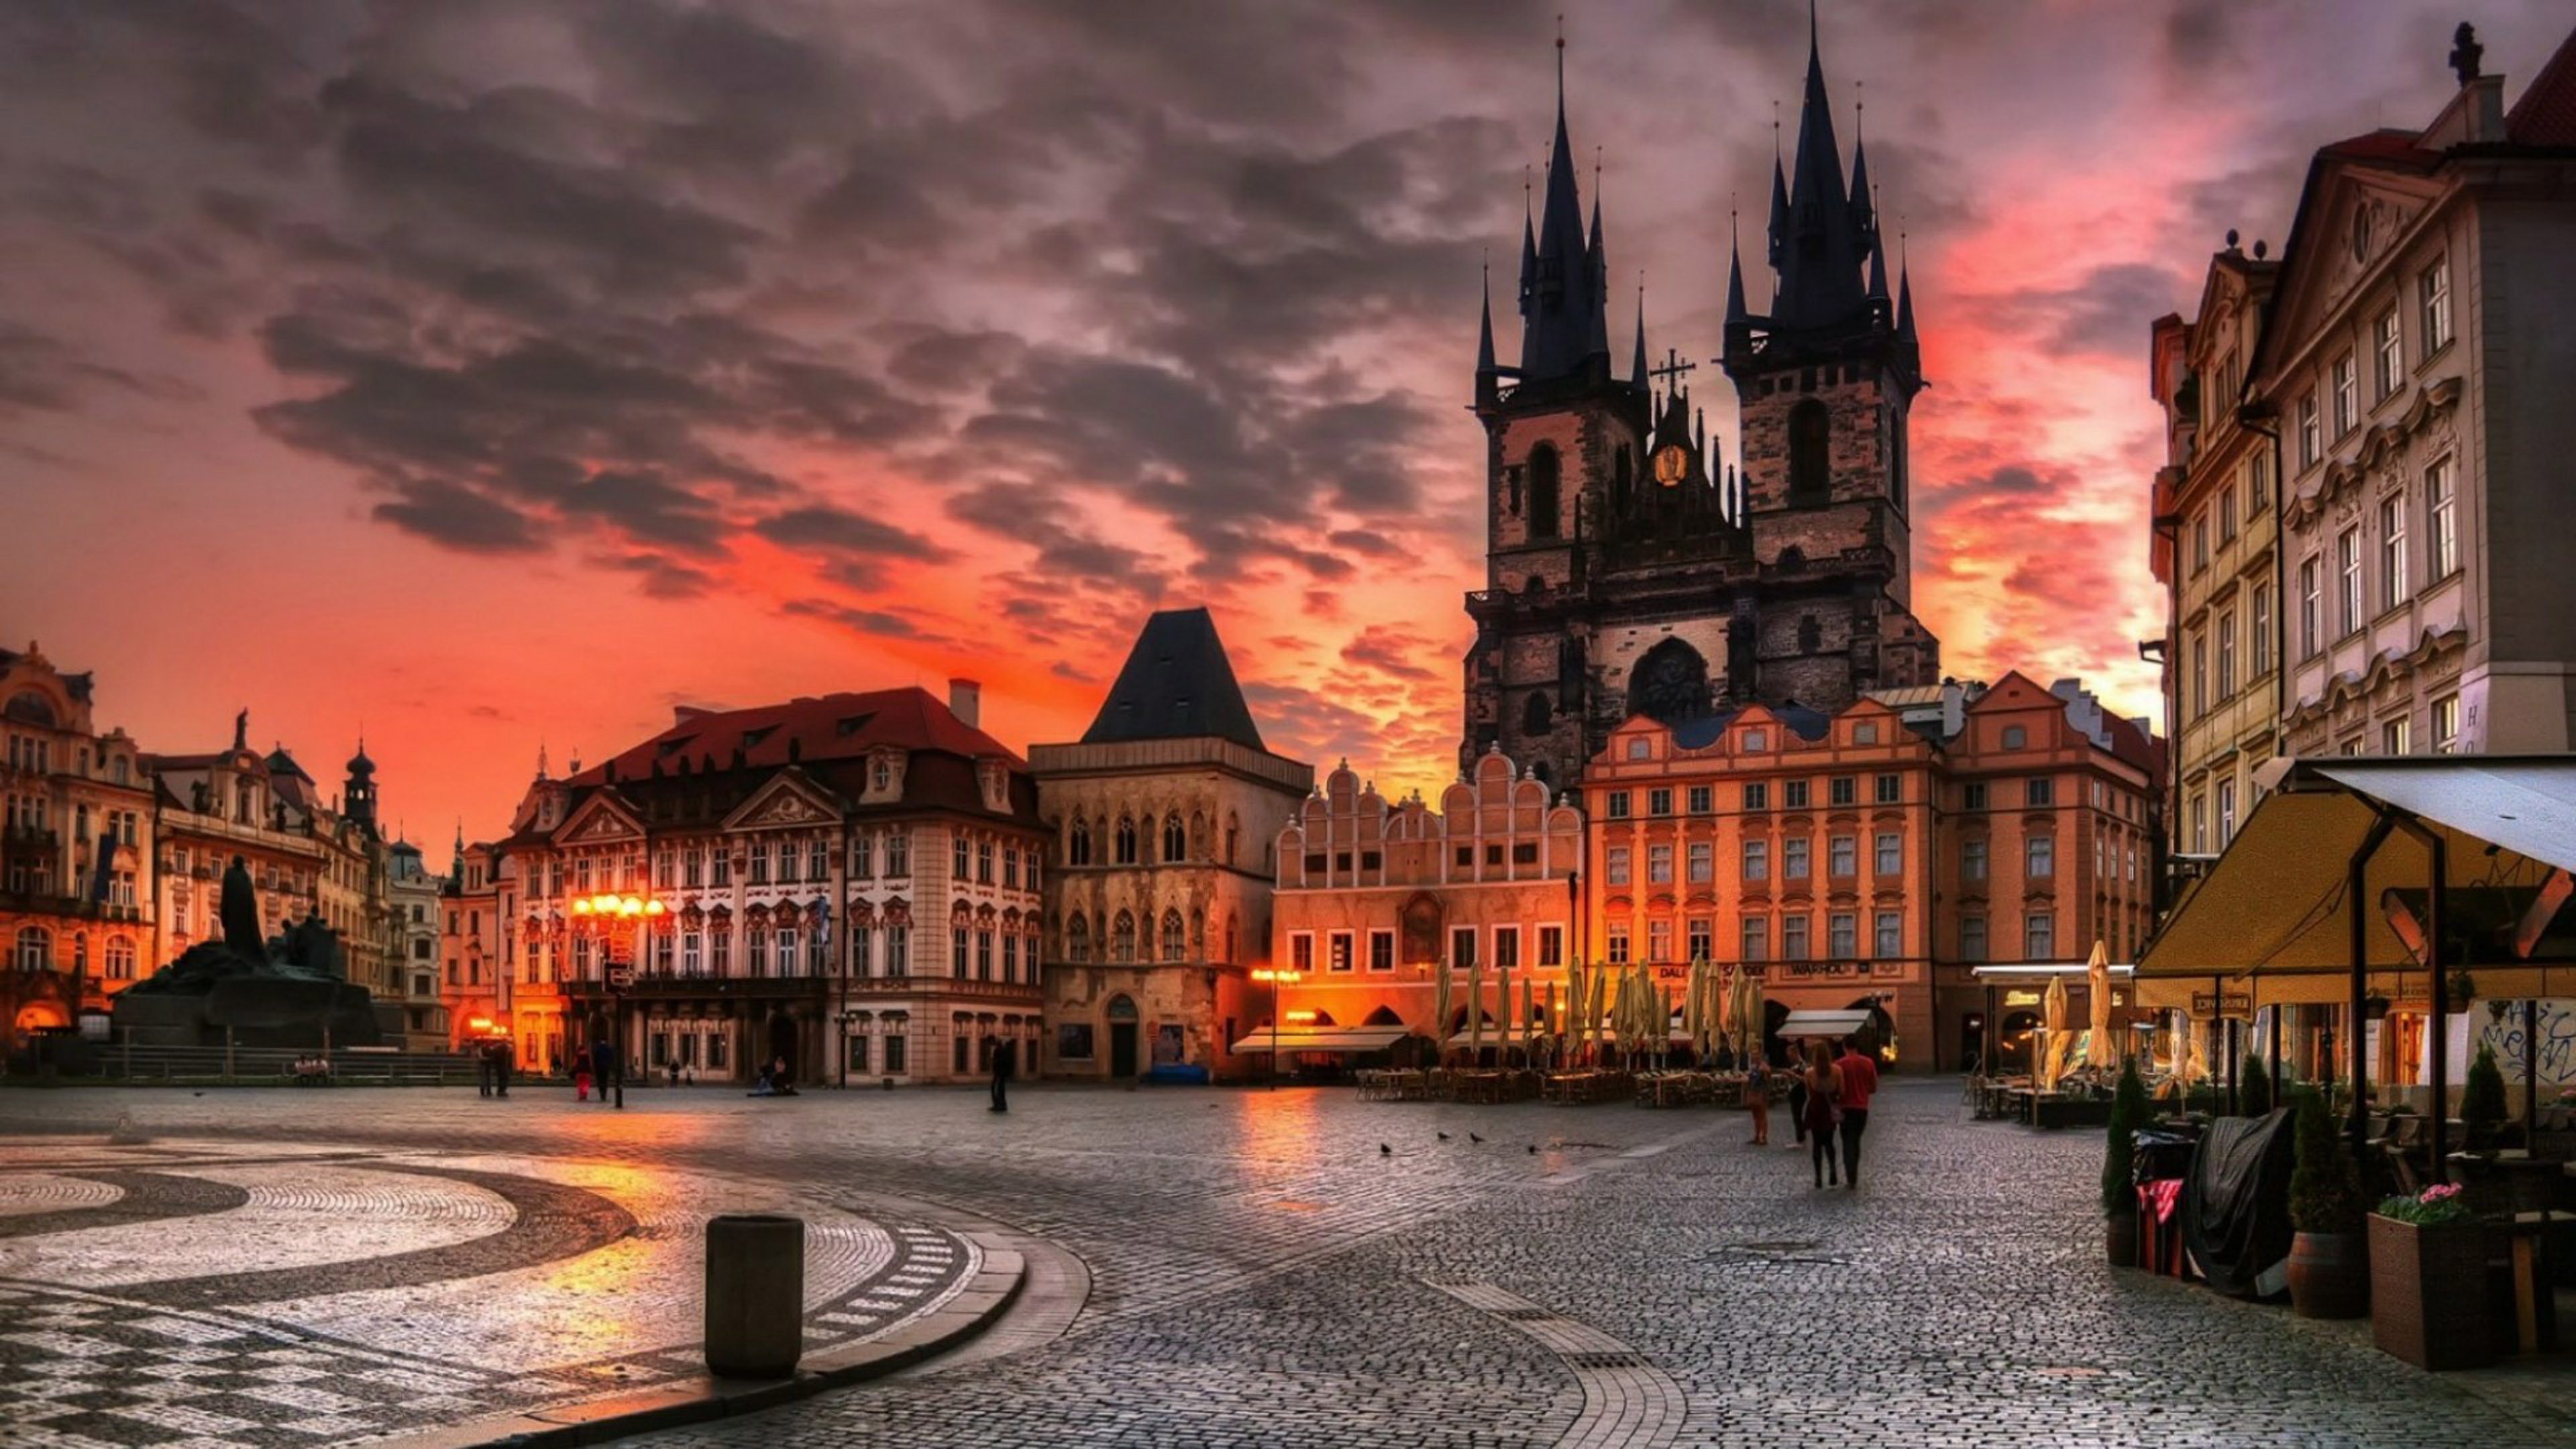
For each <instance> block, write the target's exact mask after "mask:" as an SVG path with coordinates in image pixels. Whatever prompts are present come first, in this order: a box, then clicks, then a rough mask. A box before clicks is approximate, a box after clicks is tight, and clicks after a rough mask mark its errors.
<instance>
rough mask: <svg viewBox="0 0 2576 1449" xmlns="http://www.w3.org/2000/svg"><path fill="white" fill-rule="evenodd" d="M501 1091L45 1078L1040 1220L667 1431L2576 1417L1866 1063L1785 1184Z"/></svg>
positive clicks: (1319, 1133)
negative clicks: (1849, 1186)
mask: <svg viewBox="0 0 2576 1449" xmlns="http://www.w3.org/2000/svg"><path fill="white" fill-rule="evenodd" d="M519 1095H520V1094H513V1101H512V1102H511V1103H509V1104H507V1105H506V1106H496V1105H494V1104H489V1103H482V1102H479V1101H478V1100H477V1099H476V1098H475V1097H474V1096H473V1095H472V1094H471V1093H463V1092H458V1091H445V1092H435V1091H426V1090H424V1091H413V1092H406V1093H403V1094H401V1095H400V1096H399V1098H398V1100H399V1103H400V1106H401V1111H400V1114H399V1116H398V1117H397V1116H395V1115H394V1114H391V1113H386V1114H368V1115H367V1119H366V1120H365V1121H364V1122H352V1121H349V1120H345V1119H347V1118H348V1117H349V1116H350V1114H348V1113H346V1112H345V1111H340V1110H333V1109H331V1108H330V1107H329V1106H328V1104H327V1103H325V1102H322V1101H316V1100H308V1099H311V1098H313V1097H314V1096H315V1094H309V1093H308V1094H301V1096H299V1095H298V1094H295V1093H292V1092H289V1091H284V1090H279V1091H261V1092H244V1093H237V1094H234V1095H233V1097H232V1098H231V1099H230V1100H228V1101H225V1102H222V1103H215V1102H214V1099H213V1098H212V1097H211V1096H210V1097H209V1098H207V1099H192V1098H186V1097H173V1096H168V1095H164V1094H156V1093H154V1092H150V1091H122V1090H113V1091H111V1090H100V1091H95V1092H86V1093H82V1094H79V1095H78V1097H76V1098H75V1097H74V1096H73V1094H58V1095H57V1096H55V1097H52V1098H48V1099H45V1100H44V1101H43V1105H44V1106H45V1107H46V1108H48V1109H49V1110H53V1111H56V1112H58V1113H61V1114H62V1116H61V1118H60V1120H61V1121H62V1122H63V1123H64V1124H65V1125H70V1124H73V1123H77V1124H79V1125H82V1126H87V1127H94V1128H95V1129H97V1130H104V1129H105V1127H106V1126H107V1125H108V1124H110V1123H112V1122H113V1121H114V1120H115V1119H116V1116H117V1114H118V1113H119V1112H121V1111H130V1112H132V1113H133V1114H134V1116H135V1117H136V1119H137V1121H138V1122H140V1123H141V1124H142V1125H143V1127H144V1129H145V1130H147V1131H151V1132H157V1133H161V1134H164V1135H165V1136H171V1137H177V1136H185V1135H194V1136H200V1137H220V1138H222V1139H223V1140H225V1141H226V1142H229V1143H231V1144H233V1147H234V1150H235V1151H236V1152H239V1153H242V1154H252V1153H255V1152H258V1151H276V1150H278V1149H277V1148H276V1147H275V1146H273V1145H272V1144H280V1143H300V1142H304V1141H308V1140H313V1141H328V1142H334V1143H349V1142H353V1141H355V1142H362V1143H366V1144H370V1145H372V1146H373V1147H374V1148H375V1149H376V1150H377V1151H378V1152H379V1153H380V1154H382V1155H384V1156H387V1157H390V1158H394V1159H400V1160H414V1159H417V1160H423V1161H432V1160H434V1161H437V1162H439V1163H441V1164H444V1165H449V1166H462V1167H468V1168H471V1169H472V1170H480V1171H510V1172H520V1173H523V1174H532V1175H540V1176H544V1177H546V1179H547V1180H550V1181H557V1182H561V1183H564V1184H566V1185H570V1186H581V1187H587V1188H591V1189H593V1190H599V1191H603V1192H606V1193H608V1195H610V1196H611V1197H612V1198H613V1199H615V1200H617V1201H620V1202H621V1203H624V1204H628V1205H629V1206H630V1211H633V1212H635V1214H636V1217H637V1219H638V1223H639V1235H641V1234H645V1233H650V1232H651V1231H653V1225H654V1224H655V1223H656V1222H657V1221H659V1220H660V1219H659V1216H658V1215H657V1212H656V1211H655V1210H654V1209H653V1208H651V1207H650V1206H649V1205H647V1206H643V1207H637V1206H633V1204H636V1203H639V1202H644V1201H645V1200H646V1198H647V1197H648V1196H649V1191H648V1190H646V1189H643V1188H640V1187H637V1186H632V1185H630V1186H629V1187H628V1188H625V1189H620V1188H618V1187H617V1186H616V1183H617V1182H618V1180H619V1178H620V1175H621V1174H623V1175H627V1176H629V1177H631V1178H633V1179H635V1180H636V1181H637V1182H638V1183H644V1182H659V1181H662V1180H664V1179H666V1178H673V1177H678V1176H685V1175H687V1174H691V1173H707V1174H733V1175H740V1176H742V1177H745V1178H749V1179H753V1180H758V1181H763V1182H770V1183H786V1184H793V1188H792V1191H793V1193H795V1194H797V1195H800V1196H801V1198H802V1199H803V1200H807V1201H811V1202H814V1203H817V1204H822V1205H827V1206H828V1205H831V1204H839V1205H841V1206H843V1207H847V1208H857V1209H860V1210H862V1211H863V1213H865V1214H866V1215H871V1216H880V1217H881V1218H883V1219H884V1220H887V1221H895V1220H899V1219H917V1220H918V1221H919V1222H920V1223H923V1224H928V1225H934V1226H946V1227H950V1228H953V1229H958V1230H963V1231H973V1232H978V1233H987V1232H989V1233H997V1234H1016V1235H1018V1236H1017V1241H1018V1242H1024V1243H1030V1244H1032V1245H1033V1246H1035V1247H1036V1248H1037V1249H1038V1250H1037V1251H1032V1252H1030V1253H1029V1254H1028V1258H1029V1264H1030V1268H1029V1274H1028V1279H1027V1284H1028V1286H1027V1288H1026V1289H1025V1290H1024V1292H1023V1295H1022V1298H1021V1306H1017V1307H1015V1308H1014V1309H1013V1310H1012V1311H1011V1313H1010V1314H1009V1316H1008V1317H1006V1318H1005V1319H1004V1321H1003V1322H1002V1323H1000V1324H999V1325H997V1326H996V1328H995V1329H994V1330H993V1333H992V1334H991V1335H990V1336H989V1338H988V1339H987V1340H985V1341H983V1342H980V1343H978V1344H977V1345H975V1346H973V1347H972V1348H971V1349H970V1350H969V1351H967V1352H964V1353H960V1354H957V1355H955V1356H953V1357H952V1358H950V1359H947V1360H942V1361H938V1362H935V1363H931V1364H926V1365H921V1366H917V1367H916V1368H914V1369H912V1370H909V1371H907V1372H905V1373H903V1374H900V1375H898V1376H895V1377H893V1378H889V1379H886V1380H884V1381H882V1382H879V1383H875V1384H870V1385H867V1386H864V1387H860V1388H854V1389H851V1390H848V1391H845V1392H835V1393H831V1394H826V1395H823V1396H821V1397H818V1398H813V1399H809V1400H806V1401H804V1402H801V1403H797V1404H792V1405H788V1406H786V1407H782V1408H778V1409H773V1410H770V1411H767V1412H763V1413H758V1414H751V1415H746V1416H743V1417H739V1418H735V1419H728V1420H724V1421H720V1422H716V1423H712V1424H708V1425H704V1426H699V1427H694V1428H688V1429H677V1430H672V1431H668V1432H666V1433H662V1434H658V1435H653V1436H649V1437H648V1438H647V1439H645V1440H644V1441H642V1442H648V1443H652V1444H655V1445H658V1446H664V1449H676V1446H684V1445H685V1446H718V1445H721V1446H742V1449H776V1446H778V1445H781V1444H797V1445H804V1444H814V1445H829V1446H886V1449H897V1446H902V1449H910V1446H918V1445H925V1444H937V1445H942V1446H955V1449H978V1446H988V1445H989V1446H1011V1449H1025V1446H1029V1445H1041V1444H1043V1445H1079V1446H1086V1449H1088V1446H1129V1445H1136V1446H1147V1445H1157V1446H1159V1445H1196V1444H1207V1443H1239V1444H1246V1445H1269V1444H1294V1445H1298V1446H1301V1449H1303V1446H1318V1449H1333V1446H1352V1449H1363V1446H1365V1449H1387V1446H1393V1445H1402V1446H1406V1449H1441V1446H1458V1449H1526V1446H1539V1445H1557V1444H1569V1443H1577V1444H1580V1443H1598V1444H1608V1443H1623V1442H1624V1443H1630V1444H1659V1443H1671V1444H1675V1445H1691V1446H1724V1449H1732V1446H1746V1449H1751V1446H1757V1445H1759V1446H1765V1449H1768V1446H1776V1445H1779V1444H1784V1443H1805V1442H1815V1443H1833V1444H1846V1443H1853V1442H1860V1443H1868V1444H1876V1445H1889V1446H1895V1445H1905V1446H1915V1445H1926V1446H1958V1449H1968V1446H1977V1449H1983V1446H1988V1445H2056V1444H2063V1443H2070V1442H2073V1443H2083V1444H2087V1445H2093V1446H2105V1449H2124V1446H2137V1449H2147V1446H2164V1445H2175V1444H2208V1445H2235V1444H2266V1445H2268V1444H2284V1445H2328V1444H2333V1445H2348V1446H2359V1449H2376V1446H2415V1445H2420V1444H2424V1443H2427V1442H2433V1441H2434V1440H2435V1439H2439V1440H2440V1441H2441V1442H2459V1443H2496V1444H2514V1445H2557V1444H2576V1419H2571V1418H2570V1416H2569V1415H2570V1410H2569V1407H2568V1406H2569V1403H2570V1402H2571V1399H2576V1396H2571V1395H2569V1394H2568V1393H2567V1392H2566V1380H2565V1379H2564V1378H2563V1377H2562V1378H2560V1379H2558V1380H2556V1387H2555V1388H2554V1389H2551V1388H2549V1387H2548V1386H2546V1385H2544V1386H2543V1388H2542V1389H2540V1390H2538V1391H2534V1390H2532V1389H2531V1388H2530V1387H2529V1386H2528V1384H2527V1383H2526V1382H2525V1381H2526V1380H2528V1379H2529V1378H2531V1377H2532V1375H2533V1371H2531V1370H2512V1369H2508V1370H2498V1371H2492V1372H2482V1373H2476V1374H2467V1375H2450V1376H2439V1377H2437V1376H2433V1375H2427V1374H2423V1373H2420V1372H2417V1371H2415V1370H2413V1369H2410V1368H2408V1367H2406V1366H2405V1365H2403V1364H2400V1363H2398V1362H2396V1361H2395V1360H2393V1359H2389V1358H2387V1357H2385V1356H2383V1355H2381V1354H2379V1353H2377V1352H2376V1351H2375V1350H2373V1349H2372V1348H2371V1347H2370V1345H2369V1336H2368V1329H2367V1325H2366V1324H2351V1323H2341V1324H2325V1323H2312V1322H2308V1321H2304V1320H2300V1319H2296V1318H2293V1317H2292V1316H2291V1315H2290V1314H2289V1313H2288V1312H2287V1311H2286V1310H2284V1309H2280V1308H2277V1307H2271V1306H2264V1305H2254V1304H2244V1303H2237V1302H2232V1301H2228V1300H2224V1299H2221V1298H2218V1297H2216V1296H2215V1295H2212V1294H2210V1293H2208V1292H2206V1291H2203V1290H2201V1289H2199V1288H2196V1287H2192V1286H2188V1285H2182V1284H2177V1283H2175V1282H2173V1281H2172V1280H2169V1279H2155V1278H2149V1277H2145V1276H2142V1275H2138V1274H2132V1273H2113V1272H2111V1271H2110V1270H2108V1269H2107V1268H2105V1267H2104V1266H2103V1264H2102V1261H2101V1233H2100V1226H2099V1219H2098V1217H2097V1216H2096V1210H2095V1207H2094V1200H2095V1195H2096V1191H2097V1188H2096V1184H2097V1182H2098V1172H2099V1169H2100V1164H2101V1153H2102V1139H2101V1134H2100V1133H2099V1132H2098V1131H2095V1132H2081V1131H2073V1132H2064V1133H2035V1132H2031V1131H2029V1130H2026V1129H2022V1128H2017V1127H2012V1126H2009V1125H2005V1124H2000V1123H1977V1122H1972V1121H1969V1120H1967V1119H1966V1117H1965V1114H1964V1113H1963V1112H1962V1111H1961V1110H1960V1108H1959V1104H1958V1088H1957V1083H1956V1082H1955V1080H1953V1081H1950V1082H1946V1083H1945V1082H1939V1081H1931V1082H1925V1081H1913V1080H1904V1079H1898V1080H1894V1081H1892V1082H1891V1083H1890V1084H1889V1086H1888V1087H1887V1089H1886V1091H1885V1093H1884V1096H1883V1098H1882V1100H1881V1101H1880V1103H1879V1104H1878V1109H1877V1110H1876V1111H1874V1112H1873V1114H1872V1118H1873V1120H1872V1123H1871V1127H1870V1132H1869V1143H1868V1145H1869V1164H1868V1168H1869V1170H1868V1172H1867V1174H1866V1177H1865V1181H1866V1183H1867V1185H1866V1186H1865V1187H1864V1188H1863V1189H1862V1190H1861V1191H1860V1192H1858V1193H1842V1192H1831V1193H1819V1192H1816V1191H1813V1190H1812V1189H1810V1188H1809V1186H1808V1185H1807V1163H1806V1159H1805V1155H1804V1152H1803V1150H1802V1149H1798V1148H1795V1147H1793V1146H1791V1145H1790V1143H1789V1141H1788V1140H1787V1138H1788V1134H1787V1133H1785V1132H1784V1133H1783V1134H1782V1137H1781V1139H1780V1142H1779V1145H1778V1146H1775V1147H1772V1148H1769V1149H1765V1150H1756V1149H1753V1148H1751V1147H1749V1146H1747V1145H1746V1144H1745V1143H1744V1135H1745V1134H1744V1119H1743V1118H1742V1117H1741V1116H1738V1115H1732V1114H1727V1113H1719V1112H1712V1111H1702V1110H1681V1111H1672V1112H1649V1111H1639V1110H1637V1109H1634V1108H1632V1107H1629V1106H1627V1105H1625V1104H1618V1105H1603V1106H1598V1107H1589V1108H1577V1107H1558V1106H1549V1105H1544V1104H1537V1103H1528V1104H1514V1105H1509V1106H1501V1107H1467V1106H1449V1105H1438V1104H1423V1103H1362V1102H1358V1101H1355V1100H1354V1099H1353V1098H1352V1097H1351V1096H1350V1095H1349V1094H1348V1093H1347V1092H1339V1091H1319V1090H1302V1089H1285V1090H1281V1091H1278V1092H1275V1093H1273V1092H1260V1091H1223V1090H1216V1091H1210V1090H1168V1091H1135V1092H1122V1091H1099V1090H1080V1089H1063V1088H1057V1089H1050V1088H1046V1087H1037V1088H1031V1089H1024V1090H1023V1091H1022V1092H1020V1093H1016V1094H1014V1100H1013V1102H1012V1110H1011V1112H1010V1113H1009V1114H1007V1115H1003V1114H987V1113H986V1112H985V1111H984V1110H983V1101H982V1097H981V1095H980V1094H977V1093H969V1092H945V1091H937V1090H920V1091H913V1092H905V1093H865V1094H862V1093H855V1092H854V1093H850V1094H846V1095H842V1094H833V1093H819V1092H818V1093H812V1094H808V1095H807V1096H805V1097H802V1098H798V1099H792V1100H788V1101H783V1102H766V1101H764V1102H752V1103H746V1102H745V1101H744V1100H743V1099H742V1098H740V1097H739V1096H737V1095H734V1094H732V1093H723V1092H717V1091H713V1090H704V1091H694V1092H693V1091H689V1090H686V1089H681V1090H652V1091H646V1092H639V1093H631V1094H630V1097H629V1102H630V1107H629V1110H628V1111H627V1112H626V1113H625V1114H624V1115H623V1116H622V1117H619V1116H612V1115H610V1114H603V1113H598V1112H596V1111H595V1110H593V1111H591V1112H582V1111H579V1110H577V1109H575V1108H573V1106H572V1105H571V1104H570V1103H569V1101H564V1102H561V1103H557V1102H554V1101H551V1100H550V1099H548V1098H547V1097H545V1096H543V1095H541V1094H529V1100H528V1101H527V1102H525V1103H521V1102H519V1101H518V1100H516V1099H517V1097H518V1096H519ZM386 1100H388V1101H393V1100H397V1099H396V1098H393V1097H390V1096H389V1097H387V1098H386ZM1471 1132H1472V1133H1475V1134H1478V1135H1479V1136H1481V1137H1482V1138H1483V1140H1482V1141H1478V1140H1476V1139H1475V1138H1474V1137H1471V1136H1470V1135H1469V1134H1470V1133H1471ZM1442 1134H1446V1136H1443V1135H1442ZM1382 1147H1383V1149H1384V1150H1381V1148H1382ZM198 1150H203V1149H198ZM433 1153H435V1154H441V1155H439V1156H436V1157H435V1158H432V1157H429V1156H427V1155H426V1154H433ZM60 1167H61V1163H60V1162H56V1163H54V1164H53V1165H52V1166H49V1167H48V1168H47V1169H46V1170H49V1171H59V1170H60ZM788 1190H789V1189H782V1191H788ZM890 1205H891V1206H890ZM943 1213H944V1214H946V1215H947V1216H945V1217H942V1216H940V1214H943ZM637 1236H638V1235H630V1237H629V1238H628V1239H624V1240H621V1241H620V1243H618V1244H615V1245H612V1246H611V1247H610V1248H608V1249H603V1250H600V1252H598V1253H594V1254H591V1255H586V1257H584V1258H577V1259H573V1260H570V1261H571V1262H574V1263H580V1262H585V1261H590V1260H593V1259H599V1258H603V1257H606V1258H612V1259H613V1258H614V1256H615V1255H616V1254H618V1253H620V1252H624V1251H630V1250H640V1249H641V1248H642V1247H644V1246H649V1240H648V1242H647V1243H646V1244H638V1243H637V1241H636V1238H637ZM550 1271H551V1270H550V1269H548V1268H544V1267H539V1268H532V1269H524V1270H519V1273H520V1274H523V1275H527V1276H529V1277H532V1278H537V1279H542V1278H543V1277H545V1276H546V1275H548V1274H549V1272H550ZM1041 1275H1043V1276H1044V1279H1045V1283H1044V1285H1043V1287H1042V1285H1041V1282H1040V1279H1041ZM510 1277H511V1275H496V1277H495V1279H494V1280H493V1281H496V1282H498V1281H503V1280H505V1279H508V1278H510ZM1434 1285H1447V1286H1446V1287H1439V1286H1434ZM1461 1287H1466V1288H1469V1290H1470V1291H1469V1292H1468V1293H1467V1295H1466V1296H1465V1297H1463V1298H1462V1297H1461V1296H1460V1294H1459V1293H1458V1292H1457V1291H1454V1290H1456V1289H1459V1288H1461ZM423 1291H425V1290H403V1292H404V1293H406V1294H413V1295H417V1294H419V1293H421V1292H423ZM429 1291H434V1290H429ZM529 1291H532V1292H533V1291H536V1289H535V1287H531V1288H530V1289H529ZM365 1297H366V1295H341V1296H340V1298H339V1299H338V1300H336V1301H340V1302H357V1301H361V1300H363V1299H364V1298H365ZM266 1307H267V1308H268V1309H269V1310H271V1311H274V1310H277V1309H281V1308H290V1307H292V1308H295V1309H296V1311H298V1312H301V1311H302V1309H301V1307H300V1305H296V1304H294V1303H291V1302H289V1303H275V1304H270V1305H266ZM135 1311H140V1310H135ZM165 1316H170V1317H177V1316H179V1315H165ZM9 1317H10V1305H7V1304H0V1322H5V1321H7V1320H8V1319H9ZM33 1331H35V1332H47V1331H50V1330H48V1329H46V1328H37V1329H35V1330H33ZM8 1332H9V1330H6V1329H0V1341H5V1337H6V1334H7V1333H8ZM0 1351H5V1350H0ZM48 1357H49V1359H51V1360H52V1361H53V1362H55V1363H57V1364H62V1363H66V1362H68V1361H69V1360H68V1356H66V1355H53V1354H49V1355H48ZM7 1377H9V1376H8V1375H0V1381H5V1380H6V1378H7ZM459 1412H463V1410H462V1409H461V1408H460V1410H459ZM114 1442H123V1441H114ZM276 1442H284V1441H283V1440H278V1441H276Z"/></svg>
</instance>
